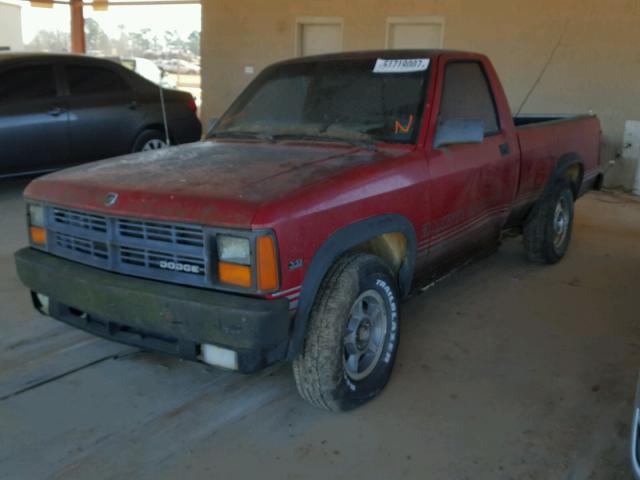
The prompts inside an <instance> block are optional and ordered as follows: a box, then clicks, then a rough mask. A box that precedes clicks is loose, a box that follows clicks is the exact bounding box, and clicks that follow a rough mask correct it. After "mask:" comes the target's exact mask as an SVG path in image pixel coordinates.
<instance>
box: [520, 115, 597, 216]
mask: <svg viewBox="0 0 640 480" xmlns="http://www.w3.org/2000/svg"><path fill="white" fill-rule="evenodd" d="M513 120H514V123H515V124H516V126H517V128H516V132H517V135H518V141H519V143H520V153H521V167H520V188H519V190H518V195H517V198H516V204H523V203H525V204H526V203H532V202H534V201H535V200H537V198H538V197H539V196H540V195H541V194H542V192H543V190H544V187H545V185H546V183H547V181H548V179H549V175H550V174H551V171H552V169H553V168H554V167H555V166H556V165H557V163H558V161H559V160H561V159H563V158H566V157H569V156H577V157H579V158H580V159H581V161H582V164H583V165H584V172H583V182H582V183H583V188H581V193H582V192H583V191H584V190H585V189H586V187H587V186H588V187H591V186H592V185H593V184H594V183H595V182H596V181H597V177H598V175H601V169H600V124H599V122H598V119H597V118H596V117H595V116H593V115H580V116H550V115H549V116H545V115H537V116H520V117H514V119H513Z"/></svg>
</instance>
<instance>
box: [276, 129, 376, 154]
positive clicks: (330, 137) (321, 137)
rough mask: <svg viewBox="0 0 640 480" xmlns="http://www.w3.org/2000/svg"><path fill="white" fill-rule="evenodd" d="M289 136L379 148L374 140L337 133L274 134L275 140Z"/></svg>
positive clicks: (365, 147) (373, 149)
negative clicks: (342, 135) (338, 134)
mask: <svg viewBox="0 0 640 480" xmlns="http://www.w3.org/2000/svg"><path fill="white" fill-rule="evenodd" d="M287 138H291V139H294V140H313V141H324V142H341V143H347V144H349V145H352V146H354V147H358V148H362V149H364V150H372V151H375V150H377V148H376V145H375V143H373V142H372V141H368V140H360V139H353V138H345V137H339V136H335V135H313V134H310V133H278V134H275V135H273V139H274V140H283V139H287Z"/></svg>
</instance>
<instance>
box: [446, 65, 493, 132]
mask: <svg viewBox="0 0 640 480" xmlns="http://www.w3.org/2000/svg"><path fill="white" fill-rule="evenodd" d="M454 118H455V119H465V120H482V122H483V124H484V132H485V135H490V134H493V133H496V132H498V131H499V130H500V126H499V121H498V114H497V112H496V106H495V102H494V100H493V95H492V93H491V87H490V86H489V82H488V81H487V77H486V76H485V74H484V71H483V69H482V67H481V66H480V64H479V63H477V62H453V63H449V64H448V65H447V66H446V70H445V72H444V88H443V91H442V101H441V103H440V115H439V117H438V123H442V122H445V121H447V120H450V119H454Z"/></svg>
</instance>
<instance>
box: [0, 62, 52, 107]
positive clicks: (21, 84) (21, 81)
mask: <svg viewBox="0 0 640 480" xmlns="http://www.w3.org/2000/svg"><path fill="white" fill-rule="evenodd" d="M55 96H56V82H55V78H54V76H53V69H52V68H51V67H50V66H47V65H41V66H33V67H19V68H15V69H12V70H9V71H6V72H4V73H2V74H0V103H5V102H6V103H9V102H11V103H12V102H16V101H25V100H37V99H43V98H52V97H55Z"/></svg>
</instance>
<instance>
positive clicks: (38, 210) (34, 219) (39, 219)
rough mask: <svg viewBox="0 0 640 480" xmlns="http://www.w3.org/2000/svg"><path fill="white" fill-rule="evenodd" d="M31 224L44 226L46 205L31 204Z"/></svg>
mask: <svg viewBox="0 0 640 480" xmlns="http://www.w3.org/2000/svg"><path fill="white" fill-rule="evenodd" d="M29 225H30V226H32V227H44V207H43V206H42V205H29Z"/></svg>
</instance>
